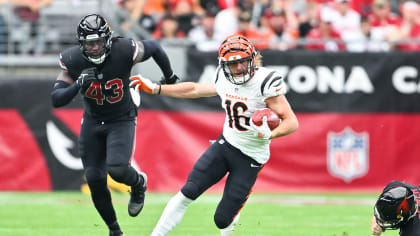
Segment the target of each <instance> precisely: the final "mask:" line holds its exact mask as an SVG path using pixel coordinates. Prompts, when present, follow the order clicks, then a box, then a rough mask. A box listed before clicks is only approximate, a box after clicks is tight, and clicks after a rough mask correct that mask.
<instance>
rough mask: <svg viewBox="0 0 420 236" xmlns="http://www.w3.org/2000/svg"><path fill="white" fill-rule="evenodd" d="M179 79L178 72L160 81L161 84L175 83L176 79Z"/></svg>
mask: <svg viewBox="0 0 420 236" xmlns="http://www.w3.org/2000/svg"><path fill="white" fill-rule="evenodd" d="M177 80H179V78H178V76H176V74H172V75H171V77H169V78H162V79H161V80H160V81H159V83H160V84H175V83H176V81H177Z"/></svg>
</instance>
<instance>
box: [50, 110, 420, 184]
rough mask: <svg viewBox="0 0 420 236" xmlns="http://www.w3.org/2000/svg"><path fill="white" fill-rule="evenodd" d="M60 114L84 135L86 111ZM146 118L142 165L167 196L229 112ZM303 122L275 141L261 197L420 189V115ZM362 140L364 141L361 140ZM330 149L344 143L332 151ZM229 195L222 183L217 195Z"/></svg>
mask: <svg viewBox="0 0 420 236" xmlns="http://www.w3.org/2000/svg"><path fill="white" fill-rule="evenodd" d="M55 114H56V115H57V116H58V117H60V119H62V120H63V121H64V122H65V123H66V124H67V125H68V126H69V127H70V128H71V129H72V130H74V131H77V132H78V129H79V127H80V118H81V111H80V110H59V111H56V112H55ZM139 114H140V115H139V119H138V121H139V122H138V128H137V143H136V152H135V161H136V163H137V164H138V165H139V166H140V167H141V169H142V170H144V171H145V172H146V173H147V174H148V175H149V186H148V188H149V189H150V190H151V191H162V192H166V191H177V190H179V188H180V187H181V186H182V185H183V183H184V182H185V180H186V178H187V175H188V173H189V171H190V169H191V168H192V166H193V164H194V163H195V161H196V160H197V159H198V158H199V157H200V155H201V154H202V153H203V152H204V151H205V150H206V148H207V147H208V146H209V145H210V144H209V140H212V139H216V138H217V137H218V136H219V135H220V133H221V131H222V126H223V121H224V118H225V114H224V113H223V112H170V111H154V110H140V112H139ZM297 116H298V119H299V123H300V127H299V129H298V131H296V132H295V133H293V134H291V135H289V136H285V137H282V138H278V139H275V140H273V141H272V145H271V158H270V161H269V162H268V163H267V165H266V166H265V167H264V169H263V171H262V172H261V174H260V176H259V179H258V181H257V184H256V186H255V188H254V190H255V191H264V192H265V191H305V190H307V191H346V190H352V191H354V190H359V191H364V190H368V191H371V190H379V189H382V188H383V186H384V185H385V184H386V183H387V182H388V181H390V180H394V179H400V180H405V181H407V182H409V183H419V182H420V175H416V174H414V173H417V166H416V165H415V164H414V163H417V154H416V153H420V145H416V143H417V142H418V140H420V133H418V132H409V133H407V131H408V130H420V122H419V121H420V115H419V114H367V113H363V114H362V113H360V114H338V113H316V114H314V113H310V114H308V113H300V114H297ZM361 135H364V139H362V138H358V136H361ZM341 136H345V137H341ZM329 138H330V139H332V140H329ZM331 142H338V143H340V142H342V143H344V144H343V145H341V146H340V145H338V146H335V147H333V146H334V145H333V143H331ZM346 143H347V147H348V148H346ZM357 143H358V145H359V146H357V145H356V147H352V145H353V144H357ZM353 146H354V145H353ZM337 153H339V154H337ZM329 163H330V164H329ZM222 188H223V185H221V184H219V185H217V186H215V188H214V189H217V190H221V189H222Z"/></svg>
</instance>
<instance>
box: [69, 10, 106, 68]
mask: <svg viewBox="0 0 420 236" xmlns="http://www.w3.org/2000/svg"><path fill="white" fill-rule="evenodd" d="M77 35H78V37H79V43H80V49H81V50H82V52H83V54H84V55H85V56H86V57H87V59H88V60H89V61H91V62H92V63H95V64H101V63H102V62H104V61H105V58H106V56H107V55H108V53H109V51H110V49H111V35H112V32H111V30H110V27H109V25H108V23H107V22H106V20H105V19H104V18H103V17H102V16H99V15H96V14H92V15H88V16H85V17H84V18H83V19H82V20H81V21H80V23H79V27H78V29H77Z"/></svg>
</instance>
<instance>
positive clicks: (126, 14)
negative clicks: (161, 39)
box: [115, 0, 156, 39]
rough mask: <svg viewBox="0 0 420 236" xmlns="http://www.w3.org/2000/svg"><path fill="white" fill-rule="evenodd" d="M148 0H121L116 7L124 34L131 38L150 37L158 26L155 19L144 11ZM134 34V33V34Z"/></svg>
mask: <svg viewBox="0 0 420 236" xmlns="http://www.w3.org/2000/svg"><path fill="white" fill-rule="evenodd" d="M145 3H146V0H120V1H119V3H118V8H117V9H116V11H115V12H116V14H117V19H118V21H119V25H120V27H121V30H122V31H123V35H124V36H127V37H131V38H138V37H139V38H142V39H150V38H151V33H152V32H153V31H154V30H155V28H156V22H155V19H154V18H153V17H152V16H150V15H147V14H145V13H144V12H143V7H144V4H145ZM132 34H134V35H132Z"/></svg>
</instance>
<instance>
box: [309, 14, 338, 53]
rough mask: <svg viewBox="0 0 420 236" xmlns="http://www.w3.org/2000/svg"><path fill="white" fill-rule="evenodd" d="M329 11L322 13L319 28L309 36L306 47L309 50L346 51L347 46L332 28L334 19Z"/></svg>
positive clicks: (313, 30)
mask: <svg viewBox="0 0 420 236" xmlns="http://www.w3.org/2000/svg"><path fill="white" fill-rule="evenodd" d="M329 13H330V12H329V11H323V12H321V16H320V22H319V26H317V27H315V28H313V29H312V30H311V31H310V32H309V34H308V36H307V39H308V42H307V44H306V46H305V48H306V49H307V50H322V51H328V52H337V51H342V50H345V45H344V44H343V42H342V40H341V36H340V33H338V32H337V31H336V30H335V29H334V27H333V26H332V21H333V18H332V16H331V15H330V14H329Z"/></svg>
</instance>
